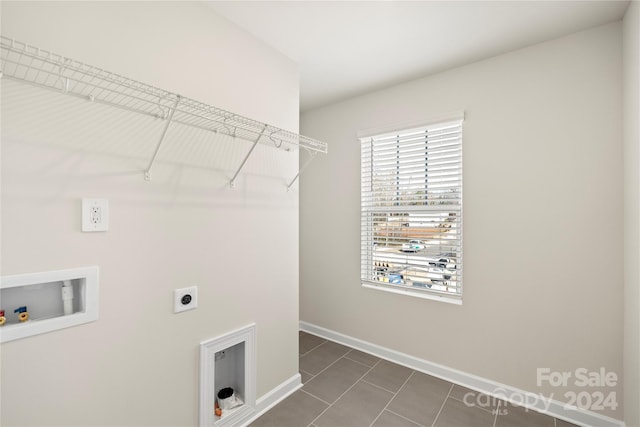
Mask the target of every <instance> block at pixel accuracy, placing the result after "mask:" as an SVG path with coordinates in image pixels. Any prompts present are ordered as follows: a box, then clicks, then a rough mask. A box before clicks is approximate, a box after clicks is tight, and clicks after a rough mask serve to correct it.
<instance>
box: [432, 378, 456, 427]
mask: <svg viewBox="0 0 640 427" xmlns="http://www.w3.org/2000/svg"><path fill="white" fill-rule="evenodd" d="M449 384H451V387H449V392H448V393H447V396H446V397H445V398H444V401H443V402H442V405H440V410H439V411H438V413H437V414H436V417H435V418H434V419H433V422H432V423H431V427H434V426H435V425H436V421H438V418H439V417H440V414H441V413H442V410H443V409H444V405H446V404H447V400H448V399H449V396H450V395H451V391H452V390H453V387H454V384H453V383H449Z"/></svg>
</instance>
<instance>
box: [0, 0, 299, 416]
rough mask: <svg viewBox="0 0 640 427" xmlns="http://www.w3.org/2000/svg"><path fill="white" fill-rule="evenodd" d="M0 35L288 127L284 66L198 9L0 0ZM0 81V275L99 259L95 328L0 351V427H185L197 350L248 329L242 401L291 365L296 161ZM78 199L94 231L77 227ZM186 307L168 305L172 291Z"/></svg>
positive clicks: (294, 106)
mask: <svg viewBox="0 0 640 427" xmlns="http://www.w3.org/2000/svg"><path fill="white" fill-rule="evenodd" d="M1 7H2V10H1V12H2V34H3V35H5V36H9V37H14V38H15V39H16V40H20V41H25V42H28V43H32V44H34V45H36V46H39V47H41V48H44V49H48V50H52V51H54V52H57V53H61V54H63V55H66V56H69V57H71V58H74V59H77V60H80V61H83V62H86V63H89V64H92V65H95V66H98V67H101V68H104V69H107V70H110V71H114V72H116V73H120V74H122V75H125V76H128V77H131V78H134V79H137V80H140V81H143V82H145V83H149V84H153V85H156V86H158V87H161V88H163V89H168V90H171V91H175V92H178V93H180V94H182V95H185V96H188V97H191V98H194V99H197V100H200V101H204V102H207V103H210V104H212V105H215V106H217V107H222V108H225V109H228V110H231V111H233V112H236V113H240V114H243V115H246V116H249V117H252V118H254V119H258V120H261V121H265V122H267V123H270V124H273V125H275V126H279V127H284V128H287V129H291V130H294V131H295V130H297V127H298V71H297V67H296V65H295V64H293V63H292V62H291V61H289V60H288V59H286V58H285V57H283V56H281V55H280V54H278V53H276V52H274V51H272V50H270V49H268V48H267V47H266V46H265V45H263V44H261V43H260V42H258V41H257V40H255V39H254V38H252V37H251V36H249V35H248V34H246V33H244V32H242V31H240V30H239V29H237V28H236V27H234V26H233V25H231V24H230V23H229V22H227V21H225V20H224V19H222V18H220V17H219V16H217V15H215V14H214V13H213V12H212V11H211V10H209V9H208V8H207V7H206V6H204V5H202V4H200V3H196V2H180V3H172V2H136V3H121V2H103V3H96V2H83V3H79V2H74V3H57V2H54V3H51V2H46V3H33V2H22V3H13V2H4V1H3V2H2V4H1ZM162 126H163V123H162V122H161V121H158V120H152V119H147V118H144V117H140V116H137V115H132V114H130V113H125V112H122V111H120V110H117V109H113V108H108V107H103V106H100V105H97V104H92V103H89V102H86V101H82V100H77V99H74V98H70V97H66V96H64V95H61V94H58V93H54V92H47V91H43V90H41V89H37V88H32V87H29V86H25V85H21V84H19V83H16V82H12V81H9V80H8V79H6V78H3V79H2V176H1V178H2V200H1V201H2V242H1V243H2V265H1V267H2V274H3V275H10V274H17V273H26V272H39V271H47V270H55V269H64V268H73V267H80V266H85V265H99V266H100V303H99V304H100V305H99V312H100V318H99V320H98V321H97V322H94V323H91V324H87V325H82V326H78V327H74V328H69V329H65V330H62V331H57V332H53V333H49V334H44V335H39V336H34V337H30V338H26V339H22V340H18V341H12V342H9V343H4V344H2V346H1V348H0V350H1V352H2V366H1V374H2V381H1V393H0V395H1V399H2V401H1V403H2V414H1V418H0V424H2V425H3V426H4V425H6V426H17V425H31V426H33V425H60V426H63V425H64V426H71V425H81V426H90V425H102V426H106V425H109V426H116V425H128V426H131V425H136V426H138V425H149V426H161V425H170V426H183V425H184V426H187V425H189V426H193V425H196V424H197V414H198V387H199V385H198V364H199V343H200V342H201V341H203V340H205V339H208V338H213V337H216V336H218V335H221V334H223V333H226V332H229V331H232V330H234V329H236V328H239V327H242V326H244V325H246V324H249V323H251V322H256V323H257V358H258V360H257V373H258V377H257V396H258V397H260V396H261V395H263V394H264V393H266V392H267V391H270V390H271V389H273V388H274V387H276V386H277V385H279V384H281V383H282V382H283V381H285V380H287V379H289V378H290V377H292V376H293V375H295V374H296V372H297V329H298V268H297V262H298V196H297V190H296V191H292V192H287V191H286V182H287V181H288V180H290V179H291V178H292V177H293V176H294V175H295V173H296V170H297V165H298V159H297V153H295V152H291V153H286V152H284V151H277V150H273V149H271V148H269V147H265V146H261V147H259V148H258V149H257V150H256V153H255V154H254V156H253V157H252V158H251V159H250V161H249V162H248V163H247V168H246V170H244V171H243V172H242V173H241V175H240V177H239V178H238V182H237V188H236V189H234V190H231V189H230V188H229V186H228V182H229V179H230V177H231V176H232V175H233V173H234V172H235V168H236V167H237V166H238V165H239V164H240V162H241V160H242V157H243V155H244V154H245V153H246V152H247V150H248V148H249V147H250V144H249V143H246V142H242V141H229V140H227V139H224V138H221V137H215V136H213V135H209V134H207V133H205V132H202V131H198V130H194V129H185V128H180V127H179V126H173V127H171V128H170V129H169V133H168V137H167V140H166V142H165V144H164V145H163V147H162V150H161V152H160V155H159V159H158V162H157V163H156V165H154V169H153V173H152V181H150V182H146V181H144V179H143V171H144V170H145V168H146V166H147V164H148V162H149V160H150V158H151V155H152V153H153V149H154V147H155V144H156V143H157V141H158V139H159V137H160V134H161V129H162ZM83 197H101V198H107V199H108V200H109V203H110V230H109V231H108V232H106V233H81V232H80V201H81V198H83ZM191 285H198V286H199V291H200V293H199V300H200V301H199V308H198V309H197V310H195V311H189V312H185V313H181V314H177V315H176V314H173V290H174V289H175V288H182V287H186V286H191Z"/></svg>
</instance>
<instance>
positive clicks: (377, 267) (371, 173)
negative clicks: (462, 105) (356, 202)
mask: <svg viewBox="0 0 640 427" xmlns="http://www.w3.org/2000/svg"><path fill="white" fill-rule="evenodd" d="M360 141H361V145H362V148H361V149H362V153H361V173H362V185H361V279H362V283H363V285H364V286H369V287H371V286H373V287H379V288H382V289H384V290H391V291H396V292H404V293H409V294H414V295H418V296H423V297H426V298H443V299H446V300H450V301H452V302H459V301H460V300H461V297H462V117H460V118H459V119H458V118H456V119H455V120H453V119H450V120H447V121H445V122H440V123H437V124H431V125H428V126H423V127H418V128H412V129H407V130H402V131H397V132H391V133H384V134H380V135H373V136H366V137H361V138H360Z"/></svg>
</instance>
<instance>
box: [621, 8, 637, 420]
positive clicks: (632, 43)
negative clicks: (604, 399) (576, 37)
mask: <svg viewBox="0 0 640 427" xmlns="http://www.w3.org/2000/svg"><path fill="white" fill-rule="evenodd" d="M623 37H624V38H623V48H624V59H623V63H624V184H625V185H624V200H625V206H624V262H625V264H624V283H625V288H624V313H625V316H624V378H625V383H624V400H625V406H624V409H625V413H624V419H625V422H626V424H627V427H639V426H640V173H639V172H638V171H639V170H640V121H639V117H640V2H638V1H633V2H631V4H630V6H629V9H628V10H627V13H626V15H625V17H624V21H623Z"/></svg>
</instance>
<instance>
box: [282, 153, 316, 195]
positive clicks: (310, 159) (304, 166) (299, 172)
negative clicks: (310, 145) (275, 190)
mask: <svg viewBox="0 0 640 427" xmlns="http://www.w3.org/2000/svg"><path fill="white" fill-rule="evenodd" d="M310 154H311V157H309V158H308V159H307V161H306V162H304V164H303V165H302V167H301V168H300V170H298V173H297V174H296V176H294V177H293V179H292V180H291V182H290V183H289V185H287V191H291V186H292V185H293V184H294V183H295V182H296V181H297V180H298V178H299V177H300V174H301V173H302V171H304V170H305V169H306V168H307V166H309V164H310V163H311V162H312V161H313V159H314V158H315V157H316V154H318V152H317V151H311V153H310Z"/></svg>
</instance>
